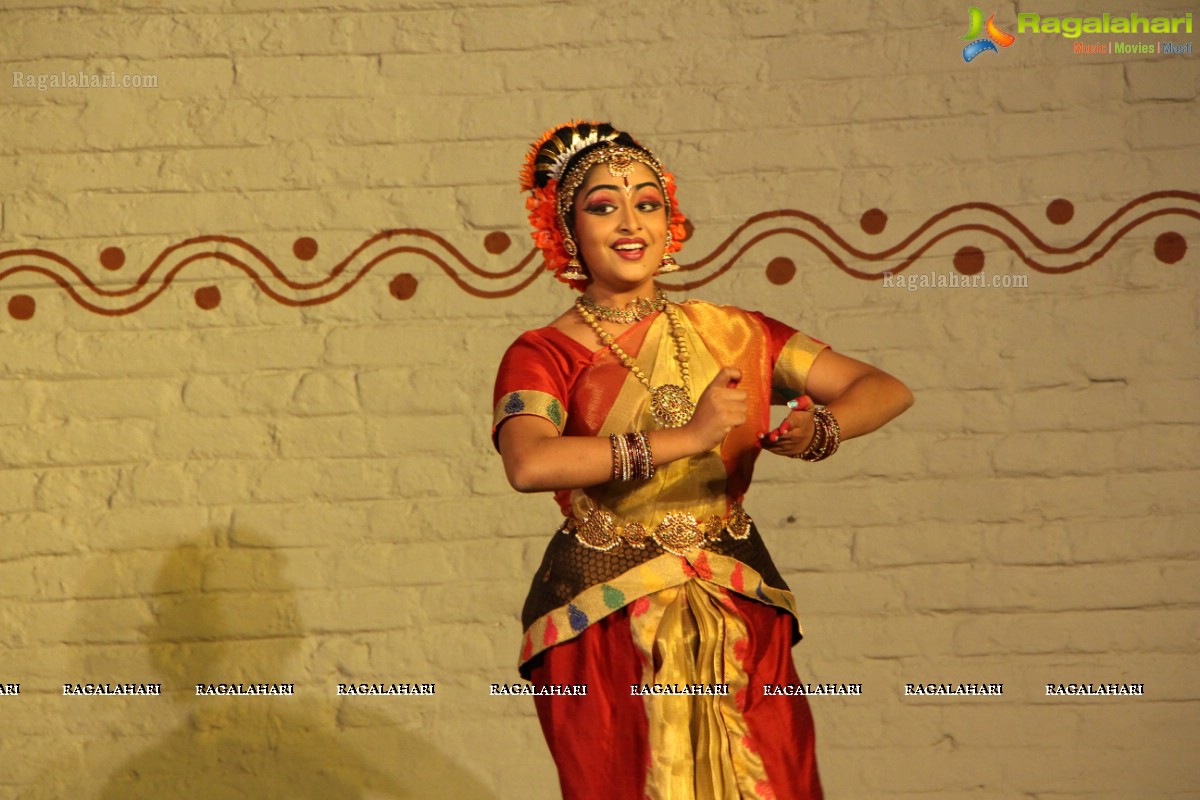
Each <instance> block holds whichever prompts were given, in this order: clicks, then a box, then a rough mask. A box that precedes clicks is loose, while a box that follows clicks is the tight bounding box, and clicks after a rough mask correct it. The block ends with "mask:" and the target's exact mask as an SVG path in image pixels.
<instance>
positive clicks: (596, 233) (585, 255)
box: [572, 162, 668, 292]
mask: <svg viewBox="0 0 1200 800" xmlns="http://www.w3.org/2000/svg"><path fill="white" fill-rule="evenodd" d="M572 215H573V221H574V224H575V241H576V244H578V245H579V254H580V257H581V260H582V261H583V263H584V265H585V266H586V267H587V268H588V272H589V273H590V274H591V278H592V284H591V286H590V287H589V289H590V290H596V291H601V292H629V291H635V290H641V289H644V288H646V287H647V286H649V285H652V284H653V283H654V273H655V271H656V270H657V269H658V267H659V265H660V263H661V262H662V258H663V253H664V252H665V250H666V247H667V227H668V226H667V213H666V201H665V198H664V197H663V190H662V187H661V186H659V185H658V178H656V177H655V175H654V172H653V171H652V170H651V169H650V168H649V167H647V166H646V165H645V164H642V163H640V162H634V163H633V172H632V173H631V174H630V175H629V176H628V177H619V176H618V177H614V176H613V175H612V174H611V173H610V172H609V168H608V165H607V164H597V165H596V166H594V167H592V168H591V169H590V170H589V171H588V174H587V177H585V178H584V181H583V184H582V185H581V186H580V187H579V190H578V191H577V192H576V193H575V207H574V210H573V211H572Z"/></svg>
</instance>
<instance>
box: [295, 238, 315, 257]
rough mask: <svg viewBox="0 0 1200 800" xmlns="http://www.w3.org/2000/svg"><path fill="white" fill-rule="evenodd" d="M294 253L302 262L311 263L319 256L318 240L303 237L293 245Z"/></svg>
mask: <svg viewBox="0 0 1200 800" xmlns="http://www.w3.org/2000/svg"><path fill="white" fill-rule="evenodd" d="M292 253H294V254H295V256H296V258H298V259H300V260H301V261H311V260H312V258H313V257H314V256H315V255H316V254H317V240H316V239H313V238H312V237H310V236H301V237H300V238H299V239H297V240H296V241H295V242H293V243H292Z"/></svg>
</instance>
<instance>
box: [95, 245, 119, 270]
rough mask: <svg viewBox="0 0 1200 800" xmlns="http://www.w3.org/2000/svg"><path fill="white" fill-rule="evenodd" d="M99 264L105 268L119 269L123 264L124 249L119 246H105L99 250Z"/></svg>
mask: <svg viewBox="0 0 1200 800" xmlns="http://www.w3.org/2000/svg"><path fill="white" fill-rule="evenodd" d="M100 265H101V266H102V267H104V268H105V269H113V270H116V269H120V268H121V267H123V266H125V251H124V250H122V249H121V248H119V247H106V248H104V249H103V250H101V251H100Z"/></svg>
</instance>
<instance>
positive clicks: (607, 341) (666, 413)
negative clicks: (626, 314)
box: [575, 297, 696, 428]
mask: <svg viewBox="0 0 1200 800" xmlns="http://www.w3.org/2000/svg"><path fill="white" fill-rule="evenodd" d="M575 310H576V311H578V312H579V316H580V317H581V318H583V321H584V322H586V323H587V324H588V325H590V326H591V328H592V330H594V331H595V332H596V335H597V336H599V337H600V342H601V343H602V344H603V345H604V346H605V347H607V348H608V349H609V350H611V351H612V352H613V355H615V356H616V357H617V360H618V361H620V362H621V364H622V365H623V366H624V367H625V368H626V369H628V370H629V371H630V372H632V373H633V376H634V377H635V378H637V379H638V382H639V383H641V384H642V385H643V386H645V387H646V390H647V391H649V392H650V413H651V414H652V415H653V416H654V419H655V420H657V421H658V424H659V425H662V426H663V427H664V428H678V427H680V426H681V425H684V424H686V423H687V421H688V420H690V419H691V418H692V414H694V413H696V406H695V404H694V403H693V402H692V392H691V389H692V384H691V375H690V373H689V371H688V350H687V341H686V339H685V338H684V332H683V326H682V325H681V324H680V322H679V317H678V314H679V310H678V309H677V308H675V306H674V305H673V304H672V303H669V302H668V303H665V305H664V306H663V313H664V314H666V315H667V326H668V329H669V333H670V336H671V348H672V349H673V351H674V355H675V363H677V364H678V365H679V377H680V378H681V379H682V381H683V385H682V386H679V385H678V384H671V383H666V384H663V385H662V386H657V387H655V386H651V385H650V379H649V378H647V377H646V373H644V372H642V370H641V368H640V367H639V366H638V365H637V362H635V361H634V360H633V359H632V358H630V357H629V354H628V353H626V352H625V351H624V350H622V349H621V347H620V345H618V344H617V342H616V339H615V337H614V336H613V335H612V334H611V333H609V332H608V331H606V330H604V328H602V327H600V323H599V322H598V321H597V320H596V316H595V315H594V314H593V313H592V312H591V311H589V310H588V308H587V307H586V306H585V304H584V302H583V298H582V297H577V298H575Z"/></svg>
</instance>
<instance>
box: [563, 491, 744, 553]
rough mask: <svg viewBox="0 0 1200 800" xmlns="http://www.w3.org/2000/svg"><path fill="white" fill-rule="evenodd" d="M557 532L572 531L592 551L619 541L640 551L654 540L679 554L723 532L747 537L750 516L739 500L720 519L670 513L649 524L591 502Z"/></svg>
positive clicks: (663, 547) (568, 532)
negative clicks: (581, 514) (621, 519)
mask: <svg viewBox="0 0 1200 800" xmlns="http://www.w3.org/2000/svg"><path fill="white" fill-rule="evenodd" d="M559 531H560V532H561V533H565V534H568V535H569V534H574V535H575V538H576V539H578V540H579V543H580V544H582V545H583V546H584V547H590V548H591V549H593V550H601V551H605V552H607V551H608V550H612V549H613V548H614V547H616V546H617V545H619V544H622V543H624V544H627V545H629V546H630V547H636V548H638V549H639V550H640V549H642V548H644V547H645V546H646V543H647V542H649V541H654V542H655V543H657V544H658V546H659V547H661V548H662V549H663V550H666V551H667V552H668V553H674V554H675V555H677V556H681V555H683V554H684V553H686V552H687V551H689V550H693V549H695V548H697V547H700V546H701V545H703V544H705V543H707V542H715V541H717V540H718V539H720V538H721V534H722V533H723V532H725V531H729V535H730V536H732V537H733V538H734V539H745V538H747V537H749V536H750V515H749V514H747V513H746V510H745V509H744V508H742V505H741V503H734V504H733V507H732V508H730V510H729V513H728V514H727V515H726V516H725V518H724V519H722V518H721V517H720V516H718V515H717V514H713V515H712V516H711V517H708V518H706V519H703V520H698V519H696V518H695V517H694V516H692V515H691V514H688V513H685V512H673V513H670V514H667V515H666V516H665V517H663V518H662V522H659V523H658V524H657V525H654V526H653V527H651V526H648V525H644V524H642V523H641V522H618V521H617V519H616V518H615V517H614V516H613V515H612V513H611V512H608V511H605V510H604V509H602V508H597V507H596V506H594V505H593V506H591V507H590V508H589V509H588V511H587V514H586V515H585V516H584V517H583V519H580V518H578V517H575V516H570V517H567V519H566V521H565V522H563V524H562V527H561V528H559Z"/></svg>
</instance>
